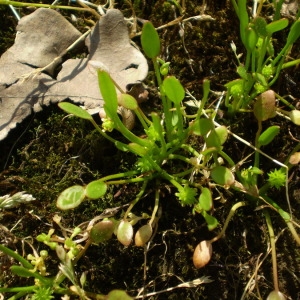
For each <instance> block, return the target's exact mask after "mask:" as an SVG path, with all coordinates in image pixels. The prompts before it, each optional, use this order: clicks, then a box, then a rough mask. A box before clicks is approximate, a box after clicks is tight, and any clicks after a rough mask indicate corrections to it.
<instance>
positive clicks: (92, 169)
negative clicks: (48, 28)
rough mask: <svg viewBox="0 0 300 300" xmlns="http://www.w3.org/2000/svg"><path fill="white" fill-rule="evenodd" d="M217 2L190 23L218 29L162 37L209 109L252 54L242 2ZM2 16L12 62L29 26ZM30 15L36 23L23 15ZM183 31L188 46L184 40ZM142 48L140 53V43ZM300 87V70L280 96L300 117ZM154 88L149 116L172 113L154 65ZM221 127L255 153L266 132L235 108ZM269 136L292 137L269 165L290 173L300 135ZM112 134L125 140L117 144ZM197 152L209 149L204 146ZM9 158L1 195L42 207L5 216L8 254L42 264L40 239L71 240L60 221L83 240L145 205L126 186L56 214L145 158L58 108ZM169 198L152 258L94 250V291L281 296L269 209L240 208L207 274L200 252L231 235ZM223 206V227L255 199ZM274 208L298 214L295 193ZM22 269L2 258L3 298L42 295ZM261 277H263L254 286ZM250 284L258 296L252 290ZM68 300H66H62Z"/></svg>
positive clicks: (0, 232)
mask: <svg viewBox="0 0 300 300" xmlns="http://www.w3.org/2000/svg"><path fill="white" fill-rule="evenodd" d="M117 2H118V3H117V4H116V8H119V9H121V10H122V12H123V13H124V15H125V16H127V17H130V16H131V14H132V11H131V10H130V7H129V5H128V3H127V2H126V1H117ZM207 2H208V3H207ZM207 2H206V1H204V0H203V1H199V0H198V1H191V0H186V1H185V3H186V12H185V15H184V18H189V17H192V16H195V15H198V14H201V13H205V14H207V15H210V16H211V17H213V18H214V19H215V20H214V21H205V22H201V21H193V20H191V21H190V22H186V23H185V25H184V28H180V26H179V25H174V26H170V27H166V28H164V29H162V30H160V31H159V34H160V38H161V41H162V53H161V58H162V59H164V60H166V61H170V62H171V69H170V73H171V74H174V75H175V76H176V77H177V78H178V79H179V80H180V81H181V82H182V84H183V85H184V87H185V88H186V89H188V90H189V92H190V93H191V94H192V95H193V96H194V97H195V98H196V99H201V97H202V82H203V80H204V79H210V80H211V90H212V91H215V92H222V91H225V88H224V84H226V83H227V82H229V81H231V80H233V79H236V78H238V75H237V73H236V67H237V61H236V59H235V56H234V53H233V51H232V49H231V47H230V43H231V42H232V41H233V42H234V43H235V45H236V47H237V49H238V53H241V52H243V51H244V48H243V45H242V43H241V41H240V38H239V20H238V18H237V16H236V14H235V12H234V10H233V8H232V6H231V2H230V1H225V0H215V1H207ZM249 2H250V1H249ZM134 3H135V5H134V8H135V13H136V15H137V16H138V17H139V18H141V19H145V20H150V21H152V22H153V24H154V25H155V26H156V27H158V26H161V25H164V24H167V23H168V22H170V21H172V20H174V19H175V18H176V17H178V16H179V11H178V9H174V8H173V6H172V5H171V1H170V2H167V1H166V2H165V1H154V0H151V1H134ZM249 6H250V3H249ZM270 10H271V8H270V7H269V6H267V5H266V6H265V7H264V8H263V13H264V14H266V15H270ZM0 13H1V14H2V15H3V17H2V18H1V20H0V22H1V23H0V28H1V30H0V37H1V38H2V37H3V38H2V39H1V44H0V51H1V53H3V52H4V51H5V50H6V49H7V48H9V47H10V46H11V45H12V43H13V39H14V28H15V26H16V23H17V22H16V20H15V19H14V18H13V17H12V15H11V13H10V11H9V9H8V7H6V6H0ZM22 13H23V14H25V13H28V12H27V11H26V10H22ZM68 17H69V16H68ZM80 18H81V19H82V20H83V19H84V18H91V16H88V14H87V15H80ZM81 29H83V28H81ZM182 29H184V31H183V34H184V39H182V38H181V37H180V33H182V31H180V30H182ZM287 34H288V31H283V32H280V33H279V34H277V35H276V36H275V39H274V45H275V49H280V47H282V45H283V44H284V41H285V39H286V36H287ZM133 41H134V42H135V43H137V44H138V45H139V38H138V37H136V38H134V39H133ZM299 46H300V43H299V41H298V42H297V44H296V45H295V46H294V47H293V49H292V51H291V53H290V56H291V57H293V58H294V59H297V58H299V57H300V51H299V49H300V48H299ZM149 63H150V62H149ZM299 82H300V69H299V67H293V68H290V69H286V70H284V71H283V72H282V74H281V75H280V77H279V79H278V81H277V83H276V84H275V85H274V86H273V87H272V88H273V89H274V91H275V92H276V93H278V94H280V95H282V96H287V95H291V96H292V97H291V98H288V99H289V101H291V103H292V105H294V106H295V107H299V104H300V84H299ZM146 83H147V84H148V86H149V90H150V98H149V101H148V102H147V103H144V104H143V109H144V110H145V111H146V112H147V111H148V112H149V111H150V110H151V109H153V107H155V108H156V109H159V107H160V106H159V99H158V98H157V95H156V92H155V87H154V86H153V70H152V69H151V63H150V73H149V78H147V82H146ZM217 98H218V96H211V97H210V100H209V101H210V102H211V104H210V105H211V106H213V104H214V103H215V101H216V99H217ZM291 99H292V100H291ZM282 108H285V107H282ZM218 122H220V123H223V124H225V125H227V126H230V130H231V131H232V132H234V133H235V134H237V135H239V136H241V137H242V138H244V139H245V140H247V141H249V142H251V143H253V141H254V139H255V133H256V130H257V121H256V119H255V117H254V116H253V114H252V113H249V112H248V113H241V114H237V115H236V116H234V117H231V118H229V117H228V115H227V113H226V108H224V107H221V108H220V111H219V116H218ZM268 125H279V126H280V137H278V138H275V140H274V141H273V142H272V143H271V145H270V146H266V147H265V148H264V149H263V150H264V152H265V153H267V154H268V155H269V156H271V157H273V158H274V159H276V160H278V161H281V162H283V161H284V160H285V159H286V157H287V156H288V155H289V153H290V152H291V151H292V149H293V148H294V147H295V146H296V145H297V144H298V143H299V140H300V130H299V127H297V126H295V125H293V124H292V123H289V122H287V121H286V120H284V119H283V118H281V117H275V118H273V119H272V120H271V121H267V122H266V124H265V125H264V126H266V127H267V126H268ZM139 130H140V128H138V127H137V128H135V129H134V131H135V132H136V133H137V134H138V133H139ZM112 134H113V135H115V136H116V137H118V138H121V137H119V136H118V133H116V132H113V133H112ZM192 142H193V143H198V144H199V148H200V147H201V141H199V140H195V141H192ZM224 149H226V151H225V152H226V153H227V154H228V155H229V156H230V157H231V158H232V159H233V161H235V162H240V161H242V160H243V159H244V158H245V157H247V155H249V154H250V153H252V149H251V148H249V147H248V146H246V145H244V144H242V143H240V142H239V141H237V140H236V139H234V138H233V137H232V136H231V137H229V140H228V141H227V142H226V144H225V145H224ZM0 153H1V156H0V195H5V194H14V193H16V192H19V191H26V192H27V193H29V194H32V195H33V196H34V197H35V198H36V201H34V202H32V203H28V204H26V205H25V204H22V205H20V206H18V207H17V208H12V209H6V210H0V240H1V244H3V245H5V246H7V247H9V248H11V249H12V250H14V251H18V253H21V254H24V256H26V255H27V254H28V253H31V252H32V249H31V248H30V247H29V246H28V244H27V243H30V244H32V246H33V247H35V248H36V249H37V250H38V251H40V250H42V249H47V250H48V248H47V246H45V245H44V244H42V243H39V242H37V241H36V240H35V237H36V236H37V235H39V234H41V233H48V231H49V229H50V228H51V227H54V228H55V232H56V234H57V235H62V232H61V229H60V228H59V227H58V226H57V225H55V224H54V223H53V220H52V219H53V217H54V215H55V214H59V215H60V216H62V224H63V226H64V227H65V228H70V229H73V228H74V227H75V226H77V225H79V224H81V223H83V222H87V221H89V220H91V219H92V218H93V217H95V216H97V215H100V214H101V213H102V212H103V210H104V209H106V208H113V207H119V206H122V205H125V204H127V203H129V202H130V201H132V200H133V197H134V196H133V195H136V194H137V193H138V192H139V188H140V186H138V185H132V184H128V185H124V186H116V187H112V188H110V190H109V192H108V193H107V195H106V196H105V197H104V198H102V199H100V200H94V201H88V202H84V203H83V204H82V205H81V206H80V207H79V208H76V209H74V210H72V211H66V212H62V211H59V210H58V208H57V207H56V204H55V202H56V199H57V197H58V195H59V193H60V192H61V191H63V190H64V189H65V188H67V187H69V186H71V185H74V184H81V185H84V184H87V183H88V182H90V181H91V180H93V179H96V178H99V177H102V176H105V175H109V174H114V173H118V172H124V171H126V170H130V169H131V168H132V166H133V164H134V162H135V157H133V155H131V154H128V153H123V152H120V151H118V150H117V149H116V148H115V147H114V145H112V144H111V143H110V142H108V141H106V140H103V138H101V137H99V135H98V134H97V132H95V130H94V128H93V127H92V126H91V125H90V124H89V123H87V122H86V121H84V120H79V119H76V118H66V115H65V113H63V112H62V111H61V110H60V109H59V108H58V107H56V106H53V107H48V108H45V109H44V111H43V112H41V113H39V114H35V115H32V116H31V117H30V118H28V119H27V120H25V122H23V123H22V124H20V125H18V126H17V128H16V129H15V130H13V131H12V132H11V133H10V134H9V136H8V137H7V138H6V139H5V140H4V141H1V142H0ZM252 157H253V156H251V157H250V158H249V159H247V160H246V162H245V165H244V166H245V167H248V166H251V165H252V164H253V162H252V161H251V159H252ZM261 165H262V166H263V170H264V175H263V177H264V178H265V176H266V174H267V173H268V172H270V170H272V169H274V168H276V167H277V166H276V165H274V163H273V162H272V161H270V160H268V159H267V158H262V159H261ZM299 179H300V168H299V165H298V166H295V167H294V168H293V169H291V171H290V174H289V196H290V200H291V207H292V212H293V216H294V221H295V223H297V224H299V221H300V220H299V219H300V215H299V211H300V184H299ZM160 192H161V206H162V214H161V217H160V219H159V222H158V228H157V232H156V234H155V236H154V238H153V240H152V242H151V244H150V248H149V249H147V250H144V249H143V248H138V247H135V246H133V245H131V246H129V247H124V246H122V245H121V244H120V243H119V242H118V241H117V239H116V238H115V237H113V238H112V239H111V240H109V241H108V242H106V243H102V244H100V245H92V246H90V248H89V249H88V251H87V253H86V254H85V255H84V256H83V257H82V258H81V259H80V260H79V262H78V264H77V265H76V275H77V276H78V279H79V278H80V275H81V274H82V273H83V272H85V273H86V275H87V281H86V282H87V283H86V285H85V290H87V291H90V292H94V293H103V294H107V293H108V292H109V291H111V290H113V289H123V290H126V291H127V292H128V294H129V295H131V296H135V295H137V293H138V290H139V289H141V288H143V287H145V291H146V293H151V292H158V291H162V290H166V289H170V291H165V292H164V293H161V294H159V293H157V294H155V293H154V295H153V296H152V297H150V299H172V300H173V299H230V300H233V299H266V298H267V295H268V294H269V293H270V292H271V291H272V290H273V289H274V287H273V277H272V276H273V275H272V262H271V254H270V253H269V252H268V251H269V236H268V230H267V225H266V222H265V219H264V216H263V210H262V208H263V207H261V206H256V205H255V203H253V205H248V206H246V207H243V208H240V209H239V210H238V212H237V213H236V214H235V216H234V217H233V219H232V220H231V222H230V223H229V227H228V229H227V231H226V234H225V236H224V237H223V238H221V239H220V240H219V241H217V242H215V243H213V256H212V259H211V261H210V262H209V264H208V265H207V266H206V267H204V268H202V269H199V270H197V269H196V268H195V267H194V266H193V262H192V255H193V251H194V248H195V247H196V245H197V244H198V243H199V242H200V241H202V240H207V239H211V238H213V237H214V236H215V235H216V234H217V233H218V232H219V230H221V225H220V227H218V228H217V229H215V230H214V231H209V230H208V229H207V227H206V223H205V221H204V219H203V218H202V216H201V215H200V214H193V213H192V211H191V208H190V207H182V206H181V205H180V203H179V202H178V200H177V199H176V197H175V195H174V191H173V190H172V189H170V187H168V186H167V185H166V184H165V183H162V185H161V191H160ZM214 196H215V201H214V202H215V203H214V211H213V215H214V216H215V217H216V218H217V219H218V220H219V222H220V224H224V222H225V219H226V217H227V215H228V213H229V211H230V209H231V207H232V205H233V204H234V203H236V202H238V201H241V200H247V198H246V196H245V195H244V194H242V193H239V192H235V191H232V190H226V189H222V190H220V191H219V193H218V192H215V193H214ZM220 196H221V197H220ZM270 197H272V198H273V199H274V201H276V202H277V203H278V205H280V206H281V207H282V208H283V209H284V210H286V211H288V205H287V203H286V200H285V199H286V196H285V189H284V188H282V189H280V190H276V189H274V190H272V191H271V192H270ZM140 202H141V203H138V204H137V205H136V206H135V208H134V210H133V212H134V213H135V214H137V215H141V213H142V212H144V213H148V214H151V209H152V207H153V205H154V191H153V190H151V187H150V189H149V193H148V194H147V196H146V197H145V198H144V199H143V201H140ZM121 213H122V210H120V211H119V212H118V213H117V215H116V216H115V217H116V218H120V215H121ZM270 214H271V218H272V222H273V226H274V231H275V236H276V237H278V240H277V242H276V247H277V262H278V275H279V287H280V291H281V292H282V293H284V294H285V295H286V297H287V299H293V300H296V299H300V292H299V291H300V250H299V246H297V244H296V242H295V241H294V240H293V238H292V236H291V234H290V233H289V231H288V230H287V229H286V224H285V222H284V221H283V220H282V218H281V217H280V216H279V215H278V213H276V212H275V211H270ZM53 224H54V225H53ZM135 228H136V227H135ZM24 241H26V242H24ZM49 253H50V257H49V258H48V259H47V266H48V270H47V271H48V272H49V273H50V275H55V274H56V273H57V267H58V264H59V262H58V258H57V256H56V254H55V252H54V251H52V252H51V251H49ZM267 253H268V255H267ZM145 257H146V258H147V260H146V261H145ZM262 260H263V263H262V264H261V265H260V262H262ZM14 263H16V262H15V261H13V259H11V258H9V257H7V256H5V255H1V254H0V268H1V271H2V272H1V273H0V282H2V283H0V286H1V287H2V286H4V285H5V286H9V287H13V286H25V285H31V284H33V282H32V281H31V280H30V279H22V278H20V277H17V276H14V275H13V274H12V273H11V271H10V269H9V267H10V266H11V265H12V264H14ZM145 270H146V272H145ZM144 272H145V273H146V276H145V275H144ZM253 274H254V275H255V276H254V278H253V277H252V279H251V276H252V275H253ZM202 276H207V277H209V278H210V279H211V280H212V282H211V283H205V284H201V285H199V286H197V287H182V288H177V289H172V287H176V286H178V285H179V284H181V283H182V282H188V281H192V280H194V279H197V278H200V277H202ZM248 284H249V285H250V287H248V288H246V286H247V285H248ZM70 285H71V284H70ZM243 293H245V296H244V298H242V297H243ZM8 297H9V295H5V299H8ZM24 299H25V298H24ZM56 299H61V297H58V296H57V298H56ZM74 299H75V297H74Z"/></svg>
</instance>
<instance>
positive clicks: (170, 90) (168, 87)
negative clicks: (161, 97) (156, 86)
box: [163, 76, 185, 105]
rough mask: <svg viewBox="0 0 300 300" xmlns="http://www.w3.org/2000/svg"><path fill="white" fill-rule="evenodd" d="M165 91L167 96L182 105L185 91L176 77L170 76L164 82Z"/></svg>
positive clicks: (176, 103)
mask: <svg viewBox="0 0 300 300" xmlns="http://www.w3.org/2000/svg"><path fill="white" fill-rule="evenodd" d="M163 89H164V92H165V94H166V96H167V97H168V98H169V99H170V100H171V101H173V102H174V103H175V105H180V102H181V101H182V100H183V99H184V96H185V91H184V88H183V86H182V85H181V83H180V82H179V80H178V79H177V78H176V77H174V76H168V77H167V78H165V80H164V81H163Z"/></svg>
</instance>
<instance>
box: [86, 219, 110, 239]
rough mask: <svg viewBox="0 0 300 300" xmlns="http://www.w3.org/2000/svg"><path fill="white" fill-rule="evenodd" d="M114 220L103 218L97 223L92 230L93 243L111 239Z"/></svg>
mask: <svg viewBox="0 0 300 300" xmlns="http://www.w3.org/2000/svg"><path fill="white" fill-rule="evenodd" d="M114 227H115V225H114V222H113V221H111V220H103V221H101V222H98V223H97V224H95V225H94V226H93V227H92V229H91V231H90V239H91V241H92V242H93V243H95V244H99V243H101V242H105V241H107V240H109V239H110V238H111V236H112V234H113V233H114Z"/></svg>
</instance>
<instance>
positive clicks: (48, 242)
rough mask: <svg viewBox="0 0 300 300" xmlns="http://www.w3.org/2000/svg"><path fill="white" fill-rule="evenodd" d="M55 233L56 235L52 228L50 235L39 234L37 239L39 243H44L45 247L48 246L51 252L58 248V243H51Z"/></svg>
mask: <svg viewBox="0 0 300 300" xmlns="http://www.w3.org/2000/svg"><path fill="white" fill-rule="evenodd" d="M53 233H54V229H53V228H51V229H50V230H49V232H48V234H46V233H41V234H39V235H38V236H37V237H36V239H37V241H39V242H42V243H44V244H45V245H47V246H48V247H50V249H51V250H55V249H56V246H57V243H56V242H52V241H51V236H52V234H53Z"/></svg>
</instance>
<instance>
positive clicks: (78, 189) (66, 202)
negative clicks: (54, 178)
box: [56, 185, 85, 210]
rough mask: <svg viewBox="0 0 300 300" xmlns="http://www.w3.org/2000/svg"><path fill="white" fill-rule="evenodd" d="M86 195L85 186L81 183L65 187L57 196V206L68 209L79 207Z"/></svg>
mask: <svg viewBox="0 0 300 300" xmlns="http://www.w3.org/2000/svg"><path fill="white" fill-rule="evenodd" d="M84 197H85V188H84V187H83V186H81V185H73V186H71V187H69V188H67V189H65V190H64V191H63V192H62V193H61V194H60V195H59V196H58V198H57V202H56V206H57V207H58V208H59V209H62V210H67V209H72V208H75V207H77V206H78V205H79V204H80V203H81V202H82V201H83V200H84Z"/></svg>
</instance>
